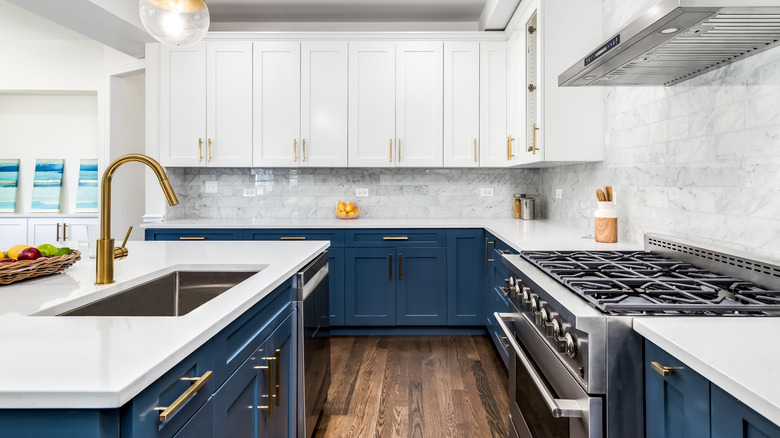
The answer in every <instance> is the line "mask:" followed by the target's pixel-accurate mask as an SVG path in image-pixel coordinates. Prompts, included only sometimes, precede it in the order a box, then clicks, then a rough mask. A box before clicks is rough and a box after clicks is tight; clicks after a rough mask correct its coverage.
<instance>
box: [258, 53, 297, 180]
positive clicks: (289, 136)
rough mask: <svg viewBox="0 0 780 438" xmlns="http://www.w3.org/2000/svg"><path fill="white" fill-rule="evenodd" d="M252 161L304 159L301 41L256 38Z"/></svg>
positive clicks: (285, 163) (289, 163) (286, 163)
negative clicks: (266, 40)
mask: <svg viewBox="0 0 780 438" xmlns="http://www.w3.org/2000/svg"><path fill="white" fill-rule="evenodd" d="M253 50H254V56H253V65H254V69H253V75H254V89H253V92H252V95H253V102H254V106H253V109H254V114H253V116H252V117H253V137H254V141H253V144H254V150H253V155H252V165H253V166H255V167H297V166H298V165H299V163H300V162H301V144H300V141H301V139H300V132H301V43H299V42H255V43H254V49H253Z"/></svg>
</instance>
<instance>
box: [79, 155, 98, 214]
mask: <svg viewBox="0 0 780 438" xmlns="http://www.w3.org/2000/svg"><path fill="white" fill-rule="evenodd" d="M97 166H98V161H97V159H96V158H85V159H83V160H81V164H80V165H79V187H78V191H77V192H76V212H77V213H97V211H98V171H97Z"/></svg>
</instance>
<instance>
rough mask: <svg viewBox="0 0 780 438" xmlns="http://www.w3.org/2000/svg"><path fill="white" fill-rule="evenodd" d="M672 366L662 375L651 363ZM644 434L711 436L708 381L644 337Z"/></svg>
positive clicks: (667, 437)
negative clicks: (645, 424)
mask: <svg viewBox="0 0 780 438" xmlns="http://www.w3.org/2000/svg"><path fill="white" fill-rule="evenodd" d="M652 362H657V363H658V364H659V365H661V366H663V367H673V370H671V372H670V373H669V375H668V376H663V375H661V373H659V372H658V371H657V370H656V369H654V367H653V366H652ZM645 419H646V422H647V438H660V437H665V438H689V437H709V436H710V382H709V380H707V379H705V378H704V377H702V376H701V375H700V374H698V373H697V372H695V371H693V370H692V369H691V368H690V367H689V366H687V365H685V364H684V363H682V362H680V361H679V360H678V359H676V358H675V357H674V356H672V355H671V354H669V353H667V352H666V351H664V350H662V349H661V348H659V347H658V346H656V345H655V344H653V343H651V342H649V341H645Z"/></svg>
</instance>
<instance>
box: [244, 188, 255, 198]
mask: <svg viewBox="0 0 780 438" xmlns="http://www.w3.org/2000/svg"><path fill="white" fill-rule="evenodd" d="M250 196H257V189H256V188H254V187H252V188H251V189H244V197H245V198H246V197H250Z"/></svg>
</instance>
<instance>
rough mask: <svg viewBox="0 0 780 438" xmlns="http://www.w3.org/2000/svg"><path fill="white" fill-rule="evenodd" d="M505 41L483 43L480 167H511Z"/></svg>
mask: <svg viewBox="0 0 780 438" xmlns="http://www.w3.org/2000/svg"><path fill="white" fill-rule="evenodd" d="M506 50H507V49H506V42H504V41H484V42H482V43H480V54H479V63H480V69H479V70H480V71H479V74H480V75H479V82H480V85H479V102H480V103H479V106H480V110H479V114H480V119H479V125H480V126H479V136H480V144H479V154H480V158H479V165H480V166H481V167H504V166H507V164H508V162H509V160H508V159H507V158H508V157H507V144H506V136H507V126H506V123H507V52H506Z"/></svg>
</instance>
